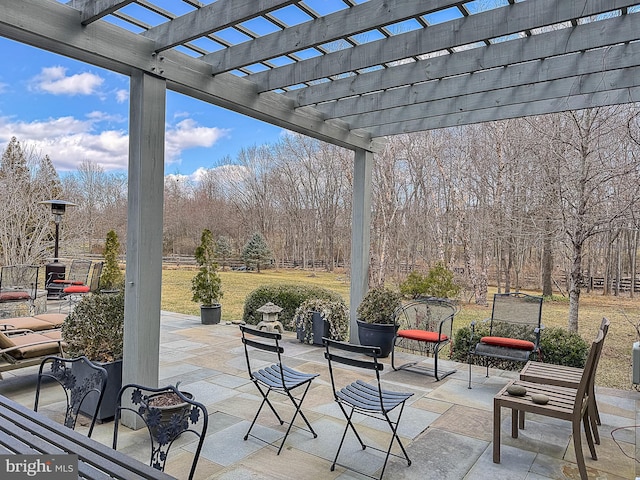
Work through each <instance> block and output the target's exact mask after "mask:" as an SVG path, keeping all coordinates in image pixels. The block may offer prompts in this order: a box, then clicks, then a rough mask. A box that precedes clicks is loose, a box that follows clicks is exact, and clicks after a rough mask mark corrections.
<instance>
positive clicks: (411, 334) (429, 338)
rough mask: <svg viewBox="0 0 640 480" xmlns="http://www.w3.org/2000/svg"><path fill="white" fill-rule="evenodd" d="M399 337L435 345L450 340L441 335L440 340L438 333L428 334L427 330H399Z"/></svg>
mask: <svg viewBox="0 0 640 480" xmlns="http://www.w3.org/2000/svg"><path fill="white" fill-rule="evenodd" d="M398 337H402V338H406V339H408V340H418V341H420V342H433V343H437V342H445V341H447V340H448V339H449V337H448V336H446V335H440V338H438V332H427V331H425V330H398Z"/></svg>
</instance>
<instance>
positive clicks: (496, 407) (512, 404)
mask: <svg viewBox="0 0 640 480" xmlns="http://www.w3.org/2000/svg"><path fill="white" fill-rule="evenodd" d="M603 339H604V335H603V332H602V330H599V331H598V336H597V337H596V339H595V341H594V342H593V343H592V344H591V350H590V351H589V357H588V358H587V363H586V365H585V367H584V370H583V372H582V375H581V377H580V383H579V385H578V388H577V389H571V388H563V387H556V386H553V385H544V384H539V383H529V382H523V381H521V380H513V381H511V382H510V383H508V384H507V385H506V386H505V387H504V388H503V389H502V390H500V392H498V394H497V395H496V396H495V397H494V399H493V463H500V429H501V424H502V414H501V411H502V408H503V407H504V408H510V409H511V436H512V437H513V438H518V429H524V427H525V413H526V412H531V413H534V414H536V415H542V416H547V417H552V418H557V419H559V420H567V421H569V422H571V426H572V436H573V445H574V450H575V455H576V462H577V463H578V471H579V472H580V478H581V479H582V480H587V478H588V475H587V467H586V465H585V462H584V453H583V452H582V434H581V429H580V422H581V421H582V423H583V425H584V431H585V435H586V438H587V444H588V445H589V451H590V452H591V458H593V459H594V460H597V459H598V457H597V455H596V449H595V445H594V443H593V436H592V432H591V421H592V417H593V415H591V414H590V412H589V410H590V406H591V402H590V400H589V397H590V395H591V392H592V391H593V389H592V383H593V381H594V379H595V374H596V366H597V362H596V359H597V357H598V356H599V355H600V350H601V349H602V342H603ZM513 386H519V387H521V388H524V389H525V394H524V395H522V396H516V395H513V394H510V393H509V391H512V390H511V389H512V388H513ZM536 394H537V395H544V397H546V400H547V403H544V404H543V403H540V401H538V402H534V401H533V399H534V395H536ZM590 417H591V418H590ZM550 428H553V426H550Z"/></svg>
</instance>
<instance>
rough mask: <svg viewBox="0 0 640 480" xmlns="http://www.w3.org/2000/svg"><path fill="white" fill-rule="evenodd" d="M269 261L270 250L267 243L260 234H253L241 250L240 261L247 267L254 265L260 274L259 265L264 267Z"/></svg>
mask: <svg viewBox="0 0 640 480" xmlns="http://www.w3.org/2000/svg"><path fill="white" fill-rule="evenodd" d="M270 259H271V250H269V246H268V245H267V241H266V240H265V238H264V237H263V236H262V235H261V234H260V233H254V234H253V237H251V240H249V241H248V242H247V244H246V245H245V246H244V248H243V249H242V260H244V263H245V264H246V265H247V266H248V267H252V266H254V265H255V267H256V270H257V271H258V273H260V265H264V264H265V263H266V262H268V261H269V260H270Z"/></svg>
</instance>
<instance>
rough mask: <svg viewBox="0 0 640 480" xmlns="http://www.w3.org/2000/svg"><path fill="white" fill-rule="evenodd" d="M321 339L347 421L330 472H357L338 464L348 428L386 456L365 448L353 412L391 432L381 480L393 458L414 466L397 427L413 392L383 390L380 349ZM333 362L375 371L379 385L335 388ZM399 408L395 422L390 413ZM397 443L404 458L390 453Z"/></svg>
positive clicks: (364, 384) (358, 383)
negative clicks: (368, 418)
mask: <svg viewBox="0 0 640 480" xmlns="http://www.w3.org/2000/svg"><path fill="white" fill-rule="evenodd" d="M322 340H323V341H324V345H325V349H326V350H325V358H326V359H327V361H328V362H329V375H330V376H331V385H332V387H333V391H334V398H335V401H336V402H337V403H338V406H339V407H340V410H342V413H343V414H344V417H345V419H346V420H347V424H346V425H345V428H344V432H343V433H342V439H341V440H340V445H339V446H338V451H337V452H336V456H335V458H334V459H333V463H332V464H331V471H333V470H334V469H335V467H336V465H340V466H341V467H344V468H347V469H349V470H353V471H355V472H358V470H355V469H353V468H351V467H348V466H346V465H343V464H339V463H337V462H338V456H339V455H340V450H341V449H342V446H343V444H344V440H345V437H346V435H347V431H348V430H349V428H351V430H352V431H353V433H354V434H355V436H356V438H357V439H358V442H360V446H361V447H362V449H363V450H364V449H366V448H367V447H369V448H371V449H373V450H377V451H379V452H383V453H385V451H384V450H380V449H378V448H376V447H373V446H371V445H365V443H364V442H363V440H362V438H361V437H360V435H359V434H358V432H357V431H356V427H355V425H354V422H353V421H352V419H353V414H354V413H359V414H362V415H365V416H367V417H370V418H375V419H378V420H381V421H385V422H387V424H388V425H389V428H390V429H391V440H390V442H389V447H388V448H387V451H386V456H385V459H384V464H383V465H382V470H381V471H380V477H379V478H380V479H382V476H383V475H384V470H385V468H386V466H387V462H388V460H389V456H390V455H393V456H394V457H398V458H404V459H405V460H406V461H407V465H408V466H411V460H410V459H409V456H408V455H407V451H406V450H405V448H404V446H403V445H402V442H401V441H400V437H398V424H399V423H400V418H401V417H402V412H403V410H404V404H405V402H406V401H407V400H408V399H409V398H410V397H411V396H412V395H413V393H401V392H392V391H389V390H383V389H382V387H381V385H380V372H381V371H382V369H383V368H384V365H383V364H382V363H379V362H378V356H379V355H380V347H370V346H362V345H352V344H349V343H344V342H337V341H335V340H329V339H328V338H323V339H322ZM336 351H337V352H336ZM347 352H348V353H347ZM360 357H361V358H360ZM367 357H371V359H370V360H369V359H368V358H367ZM334 363H341V364H345V365H349V366H351V367H358V368H363V369H366V370H373V371H374V372H375V374H376V384H369V383H365V382H363V381H362V380H357V381H355V382H353V383H351V384H349V385H346V386H344V387H342V388H339V387H338V386H337V385H336V378H335V377H336V375H335V374H334V371H333V364H334ZM398 407H399V410H398V411H397V416H395V415H393V416H394V417H395V420H394V419H392V417H391V415H390V414H391V412H392V411H393V410H395V409H396V408H398ZM394 440H395V441H397V443H398V445H399V446H400V450H402V454H403V456H400V455H398V454H395V453H391V448H392V447H393V442H394ZM358 473H361V474H362V475H366V476H367V477H370V478H376V477H373V476H371V475H368V474H366V473H364V472H358Z"/></svg>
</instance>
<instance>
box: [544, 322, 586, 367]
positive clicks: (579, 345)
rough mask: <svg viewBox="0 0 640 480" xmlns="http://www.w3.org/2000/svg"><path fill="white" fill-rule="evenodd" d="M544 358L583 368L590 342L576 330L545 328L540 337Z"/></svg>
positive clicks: (550, 361) (545, 360) (546, 361)
mask: <svg viewBox="0 0 640 480" xmlns="http://www.w3.org/2000/svg"><path fill="white" fill-rule="evenodd" d="M540 346H541V348H542V360H543V361H544V362H545V363H553V364H554V365H566V366H568V367H579V368H583V367H584V364H585V362H586V361H587V356H588V355H589V344H588V343H587V342H585V341H584V339H583V338H582V337H581V336H580V335H578V334H577V333H575V332H569V331H567V330H565V329H564V328H559V327H552V328H545V329H544V330H543V331H542V336H541V337H540Z"/></svg>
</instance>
